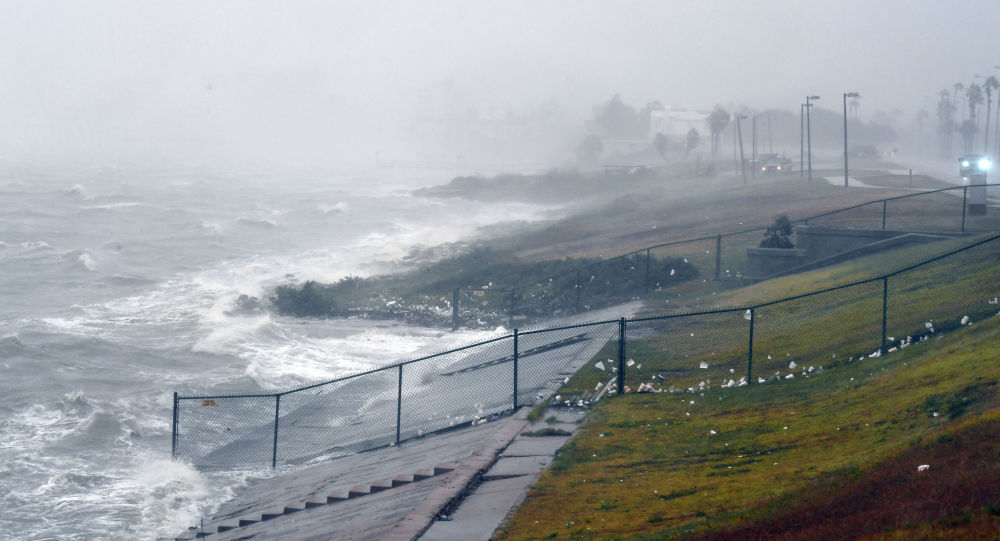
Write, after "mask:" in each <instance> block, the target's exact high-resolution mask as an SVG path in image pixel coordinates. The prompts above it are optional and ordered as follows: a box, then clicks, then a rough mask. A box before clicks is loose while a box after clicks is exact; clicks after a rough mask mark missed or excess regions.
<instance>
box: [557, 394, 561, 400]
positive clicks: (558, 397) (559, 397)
mask: <svg viewBox="0 0 1000 541" xmlns="http://www.w3.org/2000/svg"><path fill="white" fill-rule="evenodd" d="M560 400H562V395H560V394H557V395H556V402H559V401H560Z"/></svg>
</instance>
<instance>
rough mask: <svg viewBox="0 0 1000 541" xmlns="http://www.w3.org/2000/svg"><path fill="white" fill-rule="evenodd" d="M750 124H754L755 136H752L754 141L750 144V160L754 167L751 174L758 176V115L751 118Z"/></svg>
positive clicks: (751, 138)
mask: <svg viewBox="0 0 1000 541" xmlns="http://www.w3.org/2000/svg"><path fill="white" fill-rule="evenodd" d="M750 124H751V125H752V126H753V130H752V131H753V136H751V137H750V140H751V141H753V142H752V143H751V144H750V161H752V162H753V169H751V170H750V175H751V176H753V177H754V178H757V166H758V164H757V115H753V116H752V117H751V118H750Z"/></svg>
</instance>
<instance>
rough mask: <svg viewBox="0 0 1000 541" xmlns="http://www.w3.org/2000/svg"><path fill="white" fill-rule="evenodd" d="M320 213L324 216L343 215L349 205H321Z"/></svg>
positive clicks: (337, 203)
mask: <svg viewBox="0 0 1000 541" xmlns="http://www.w3.org/2000/svg"><path fill="white" fill-rule="evenodd" d="M319 211H320V212H322V213H323V214H341V213H344V212H347V203H344V202H343V201H338V202H336V203H334V204H332V205H320V206H319Z"/></svg>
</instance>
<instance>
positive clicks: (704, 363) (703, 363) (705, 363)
mask: <svg viewBox="0 0 1000 541" xmlns="http://www.w3.org/2000/svg"><path fill="white" fill-rule="evenodd" d="M698 368H701V369H702V370H704V369H706V368H708V363H707V362H705V361H701V364H700V365H698Z"/></svg>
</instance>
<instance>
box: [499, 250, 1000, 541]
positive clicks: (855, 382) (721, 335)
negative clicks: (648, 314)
mask: <svg viewBox="0 0 1000 541" xmlns="http://www.w3.org/2000/svg"><path fill="white" fill-rule="evenodd" d="M970 242H972V241H970V240H968V239H966V240H956V241H949V242H947V243H939V244H935V245H931V246H921V247H915V248H911V249H908V250H900V251H897V252H894V253H893V254H892V255H891V256H889V257H885V256H884V255H883V256H873V257H869V258H865V259H860V260H857V261H853V262H850V263H847V264H844V265H840V266H837V267H832V268H828V269H821V270H817V271H813V272H811V273H806V274H803V275H798V276H789V277H785V278H781V279H777V280H770V281H768V282H763V283H760V284H755V285H753V286H750V287H746V288H740V289H732V290H722V291H717V292H714V293H716V294H715V295H713V296H712V300H713V301H715V302H718V303H719V305H728V306H740V305H753V304H757V303H760V302H762V301H763V300H770V299H773V298H775V297H778V296H782V295H794V294H801V293H804V292H807V291H811V290H816V289H820V288H824V287H830V286H834V285H837V284H843V283H845V282H851V281H856V280H859V279H864V278H868V277H871V276H873V275H881V274H883V273H885V272H888V271H891V270H895V269H898V268H901V267H903V266H906V265H909V264H912V263H913V262H915V261H919V260H923V259H926V258H927V257H929V256H930V255H934V254H940V253H943V252H945V251H948V250H950V249H954V248H956V247H958V246H961V245H964V244H967V243H970ZM995 244H996V242H995V241H994V242H992V243H990V244H987V245H984V246H982V247H979V248H976V249H974V250H971V251H968V252H963V253H962V254H960V255H956V256H953V257H949V258H947V259H944V260H941V261H939V262H936V263H933V264H930V265H927V266H924V267H920V268H919V269H915V270H913V271H911V272H908V273H906V274H904V275H900V276H898V277H895V278H892V279H890V282H889V299H890V301H889V310H888V320H889V326H888V328H887V331H888V332H887V334H888V335H889V336H891V337H892V338H893V343H892V344H890V345H898V344H899V342H900V340H901V339H904V338H905V337H906V336H907V334H910V335H912V336H913V337H916V338H919V337H920V336H921V335H924V336H927V337H928V338H929V339H928V340H927V341H925V342H914V343H913V344H912V345H911V346H909V347H907V348H905V349H900V350H899V351H896V352H895V353H891V354H889V355H885V356H882V357H878V358H864V359H863V358H862V356H863V355H864V354H866V353H871V352H872V351H873V350H875V349H877V348H878V346H879V345H880V344H881V310H882V284H881V282H876V283H874V284H870V285H866V286H859V287H858V290H857V291H843V290H842V291H838V292H832V293H826V294H823V295H822V296H819V297H808V298H805V299H801V300H798V301H791V302H787V303H782V304H778V305H774V306H772V307H767V308H760V309H758V310H757V313H756V314H755V337H754V352H755V354H754V380H756V375H757V374H763V375H764V376H765V377H767V378H768V382H767V383H766V384H764V385H752V386H749V387H742V388H727V389H722V388H720V387H719V384H721V383H722V382H723V381H725V380H726V379H728V378H734V379H738V378H739V376H741V375H745V373H746V369H747V349H746V347H747V344H746V341H747V331H748V328H744V327H748V326H749V324H748V322H747V321H746V320H745V319H744V317H743V315H744V314H743V313H742V312H733V313H730V314H722V315H715V316H699V317H691V318H678V319H671V320H661V321H656V322H649V323H645V324H644V323H639V322H630V323H629V326H628V329H629V335H628V336H629V338H628V342H627V349H626V351H627V357H628V358H629V359H631V360H634V366H632V367H630V368H629V369H628V372H627V378H626V383H627V384H630V385H632V386H633V388H634V386H635V385H637V384H638V382H639V381H649V380H650V379H651V378H652V377H653V376H654V375H656V374H661V375H665V376H666V381H665V382H664V388H666V387H668V386H670V385H674V386H676V387H680V388H686V387H688V386H691V385H695V386H697V384H698V383H700V381H704V380H711V383H710V384H708V386H707V387H708V389H707V390H705V391H697V392H694V393H680V394H673V393H654V394H642V395H636V394H628V395H625V396H621V397H617V398H615V399H613V400H605V401H602V402H599V403H598V405H597V406H596V408H595V410H594V411H593V412H592V414H591V415H590V417H589V419H588V421H587V424H586V425H585V427H584V428H583V430H582V432H581V434H579V435H578V437H577V438H576V439H575V440H574V441H573V442H572V443H571V444H570V445H568V446H567V447H566V448H564V450H563V451H562V452H561V453H560V456H559V457H558V459H557V460H556V462H555V463H554V464H553V466H552V468H551V469H550V470H549V471H548V472H547V473H546V474H544V475H543V477H542V479H541V480H540V482H539V483H538V485H536V487H535V488H534V489H533V491H532V493H531V494H530V496H529V499H528V501H527V502H526V503H525V504H524V505H523V506H522V507H521V509H520V510H519V511H518V513H517V515H516V516H515V517H514V519H513V520H512V522H511V523H510V525H509V526H508V528H507V529H506V530H505V531H504V534H503V536H502V538H503V539H525V540H527V539H662V538H683V537H690V536H698V535H713V536H721V538H732V539H740V538H745V537H747V536H749V537H754V535H756V536H758V537H760V536H765V537H767V536H768V535H766V534H765V533H761V532H758V533H757V534H753V533H752V532H753V531H756V530H753V528H755V527H757V526H755V525H759V524H764V523H767V524H770V525H771V526H770V528H772V529H774V528H779V526H780V528H786V527H787V528H786V529H788V530H789V532H791V533H789V534H788V535H789V537H788V538H803V539H808V538H810V537H809V535H808V534H807V533H803V532H805V531H807V530H801V529H796V528H794V527H789V526H788V524H790V523H794V522H795V521H794V520H790V519H787V517H785V515H783V514H782V513H783V512H784V511H785V510H787V509H791V508H795V505H793V504H796V505H797V503H798V502H805V503H802V505H800V506H799V508H800V510H801V512H802V513H805V514H809V513H813V514H812V515H809V516H813V519H811V520H813V522H815V523H816V524H817V526H816V527H822V528H826V529H827V531H829V532H832V533H830V534H829V535H828V537H833V538H835V537H842V535H840V534H842V533H843V532H840V534H838V533H836V532H838V531H839V530H837V527H838V526H837V524H839V523H830V522H829V521H827V522H823V520H825V519H822V517H821V515H822V513H821V512H820V511H817V509H826V508H830V506H834V504H836V505H840V506H841V507H843V508H844V509H849V508H853V507H852V506H851V505H848V503H845V501H844V500H843V499H841V500H836V501H834V500H831V501H829V502H826V501H824V502H825V503H823V504H822V505H820V504H819V503H816V502H818V501H819V500H817V499H816V498H817V497H818V496H817V495H819V494H827V495H830V494H832V495H833V496H836V495H840V496H841V497H844V495H845V494H848V495H849V494H853V492H851V491H854V492H860V493H862V494H861V495H863V494H864V493H865V490H869V491H870V490H871V489H870V488H865V487H869V486H870V485H872V484H873V483H874V484H875V485H878V483H883V482H884V480H881V481H880V479H882V478H881V477H879V476H883V477H885V476H886V475H889V474H887V473H885V472H897V473H893V475H901V474H899V473H898V472H899V471H903V470H907V468H909V465H907V467H906V468H902V466H900V464H902V463H901V462H900V461H904V459H905V460H909V459H910V458H907V457H911V458H912V457H913V456H917V455H914V454H913V453H917V454H918V455H919V453H921V452H923V453H926V454H928V455H929V456H930V455H935V454H936V455H935V456H937V455H940V456H941V457H943V458H942V460H946V459H947V460H949V461H952V462H954V463H956V464H959V465H960V466H961V468H966V469H965V470H962V471H966V470H967V469H968V468H969V467H971V466H969V464H975V465H976V466H975V468H978V470H980V471H981V475H980V477H981V478H982V479H993V478H994V477H991V476H993V475H994V474H995V477H996V479H997V483H995V484H994V485H993V486H995V487H998V488H996V489H995V490H993V491H990V490H985V491H983V490H979V489H976V490H979V492H975V494H976V497H975V498H972V500H970V501H974V502H975V505H972V506H971V507H970V505H971V504H967V503H966V504H961V502H958V503H955V502H952V503H951V504H949V505H945V506H943V507H942V508H941V509H942V511H941V512H940V513H937V514H935V513H929V512H927V511H926V509H925V508H926V505H923V504H921V505H923V506H921V505H916V504H914V505H916V509H918V511H919V512H914V513H911V514H909V515H907V514H906V513H902V514H900V513H895V512H893V513H890V512H889V511H888V510H886V509H882V512H881V514H878V513H876V515H877V517H876V518H871V517H869V518H867V519H865V518H863V517H861V518H859V516H855V515H852V514H851V512H848V511H844V512H843V513H842V514H843V515H844V519H843V520H842V521H841V523H843V524H853V525H854V527H857V528H862V527H867V526H864V524H867V522H872V523H877V524H878V525H879V529H877V531H876V530H873V531H870V532H869V534H870V535H871V536H873V538H879V537H878V536H884V538H886V539H893V538H907V537H908V536H909V535H910V534H912V533H919V535H920V536H924V537H931V538H933V537H934V536H935V535H937V534H936V533H935V532H940V531H947V532H949V534H951V535H954V536H956V538H962V537H963V536H966V537H968V538H975V536H976V534H979V533H981V532H982V531H983V530H982V529H983V528H987V529H988V528H990V527H993V526H995V525H996V524H997V518H996V515H995V514H991V513H990V511H989V509H995V508H996V507H997V506H998V505H1000V504H995V503H993V502H1000V469H998V468H997V464H1000V453H998V452H997V450H996V447H995V445H994V446H993V447H992V449H993V451H990V450H989V449H986V450H982V453H985V455H983V456H986V457H987V458H985V459H984V458H983V457H982V456H979V455H977V457H978V458H976V460H972V459H968V460H966V459H963V458H962V457H961V456H960V455H961V453H958V451H955V452H951V454H948V452H946V451H947V449H945V448H944V447H942V445H944V443H947V441H948V440H947V438H952V439H962V440H963V441H965V440H968V439H969V438H974V436H973V435H974V434H976V433H977V431H978V432H982V433H992V432H990V431H991V430H994V429H995V431H996V433H997V434H998V439H1000V410H997V405H998V403H997V381H998V380H1000V363H998V362H997V361H1000V348H998V347H997V346H996V344H997V338H998V337H1000V318H997V317H992V316H993V315H994V314H996V311H997V307H996V306H991V305H989V304H988V303H987V300H988V299H989V298H990V297H993V296H996V294H997V287H998V286H996V280H995V275H996V268H997V264H998V263H1000V256H998V251H997V249H996V247H995V246H994V245H995ZM672 293H673V292H666V293H664V292H661V293H660V295H668V294H672ZM963 315H970V317H971V318H972V321H973V324H974V325H973V326H971V327H970V326H962V325H961V318H962V316H963ZM928 320H933V325H934V327H935V331H934V332H933V333H930V332H929V330H928V329H927V328H926V326H925V323H927V322H928ZM642 325H647V326H646V327H645V328H644V327H642ZM918 333H919V334H918ZM943 333H946V334H943ZM692 334H693V335H694V336H691V335H692ZM614 358H617V343H616V342H609V343H608V344H607V345H606V347H605V348H604V349H603V350H602V351H601V352H599V353H598V355H597V357H596V358H595V360H605V363H604V364H605V365H606V366H605V368H606V370H605V371H603V372H602V371H599V370H597V369H596V368H595V367H594V366H593V364H591V365H588V366H585V367H583V368H582V369H581V370H580V371H579V372H578V373H577V374H575V375H574V376H573V377H572V378H571V379H570V381H569V382H568V383H567V384H566V385H564V386H563V388H561V389H560V391H559V392H560V393H561V394H563V395H572V394H574V393H580V394H584V393H587V392H592V389H593V388H594V386H595V382H606V381H607V380H608V379H609V378H611V377H612V373H611V372H610V370H608V368H609V367H608V366H607V365H608V364H610V363H608V362H607V359H614ZM701 361H706V362H708V363H709V366H710V368H709V369H704V370H703V369H700V368H698V366H699V364H700V362H701ZM793 361H794V362H796V363H797V365H798V367H797V368H796V369H795V370H791V369H789V363H790V362H793ZM808 366H816V367H819V366H822V367H824V368H825V370H823V371H822V372H818V371H812V372H809V373H808V374H807V377H803V374H802V371H803V370H808V369H807V367H808ZM640 367H641V368H640ZM730 369H732V370H733V372H732V373H730ZM776 371H777V372H779V373H780V374H781V375H780V377H774V376H773V374H774V372H776ZM789 373H793V374H795V376H796V378H795V379H794V380H787V379H785V377H784V376H786V375H787V374H789ZM692 402H693V403H692ZM935 412H936V413H937V415H936V416H935V415H934V414H935ZM983 423H985V424H983ZM713 431H714V432H715V433H714V434H712V432H713ZM940 438H945V439H944V440H939V439H940ZM945 447H947V446H945ZM965 447H968V448H969V449H972V448H973V447H975V446H968V445H967V446H965ZM991 452H992V453H993V454H990V453H991ZM908 453H909V454H908ZM956 453H958V455H956ZM953 455H954V456H953ZM966 458H968V457H966ZM914 460H915V459H914ZM963 460H965V462H963ZM970 461H971V462H970ZM984 464H985V465H984ZM915 467H916V466H915V465H913V468H915ZM879 468H881V469H879ZM900 468H902V469H900ZM955 468H959V466H955ZM897 470H898V471H897ZM907 471H908V470H907ZM880 472H881V473H880ZM975 478H976V477H975V476H971V477H968V480H969V481H968V482H970V483H972V482H973V481H974V479H975ZM962 479H966V478H962ZM942 482H943V481H942ZM949 482H950V481H949ZM824 483H826V484H824ZM896 484H899V483H896ZM890 485H892V483H890ZM879 486H880V485H879ZM892 486H895V485H892ZM949 486H950V485H949ZM817 487H826V488H823V489H822V490H819V489H817ZM967 488H968V487H967ZM956 490H961V487H958V488H957V489H956ZM969 490H972V489H971V488H970V489H969ZM932 492H933V491H932ZM932 492H928V491H927V490H923V491H920V490H916V491H914V493H915V494H924V493H932ZM833 496H830V497H831V498H833ZM860 497H861V496H860V495H857V494H855V496H854V498H860ZM897 497H898V498H901V499H902V500H905V499H906V497H907V496H906V494H899V495H897ZM990 498H993V499H990ZM939 499H940V498H939ZM810 502H812V503H810ZM917 503H920V502H917ZM925 503H926V502H925ZM877 504H878V502H875V504H872V505H874V506H875V507H878V505H877ZM963 505H965V506H964V507H963ZM991 505H992V506H994V507H989V506H991ZM810 506H812V507H810ZM963 513H964V514H963ZM900 517H902V518H900ZM768 521H770V522H768ZM866 521H867V522H866ZM820 522H823V524H822V525H819V523H820ZM952 522H954V523H955V524H952ZM740 528H742V529H743V530H740ZM780 528H779V529H780ZM730 530H732V531H742V532H743V533H742V534H732V535H730V534H727V533H725V532H727V531H730ZM796 532H798V533H796ZM887 532H888V533H887ZM744 534H745V535H744ZM727 536H729V537H727ZM796 536H799V537H796Z"/></svg>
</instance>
